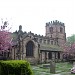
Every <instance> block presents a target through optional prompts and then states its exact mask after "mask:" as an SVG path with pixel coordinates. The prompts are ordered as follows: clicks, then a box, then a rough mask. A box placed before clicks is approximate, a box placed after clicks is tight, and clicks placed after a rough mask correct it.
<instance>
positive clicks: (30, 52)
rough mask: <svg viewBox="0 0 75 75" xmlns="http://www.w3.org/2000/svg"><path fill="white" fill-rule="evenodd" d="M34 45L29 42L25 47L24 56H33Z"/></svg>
mask: <svg viewBox="0 0 75 75" xmlns="http://www.w3.org/2000/svg"><path fill="white" fill-rule="evenodd" d="M33 50H34V43H33V42H32V41H29V42H28V43H27V45H26V56H33Z"/></svg>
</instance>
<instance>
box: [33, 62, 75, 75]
mask: <svg viewBox="0 0 75 75" xmlns="http://www.w3.org/2000/svg"><path fill="white" fill-rule="evenodd" d="M40 66H42V65H37V66H32V70H33V73H34V75H75V74H71V73H70V69H71V68H72V66H73V65H72V64H70V63H67V62H66V63H56V74H51V73H50V68H40Z"/></svg>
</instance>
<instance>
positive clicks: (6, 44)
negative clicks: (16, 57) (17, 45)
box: [0, 21, 12, 54]
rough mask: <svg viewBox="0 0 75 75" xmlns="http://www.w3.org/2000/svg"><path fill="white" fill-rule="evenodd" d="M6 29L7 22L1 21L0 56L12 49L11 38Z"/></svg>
mask: <svg viewBox="0 0 75 75" xmlns="http://www.w3.org/2000/svg"><path fill="white" fill-rule="evenodd" d="M7 27H8V21H4V22H3V21H2V25H1V27H0V54H1V53H2V52H7V51H8V52H9V49H11V47H12V37H11V33H10V32H9V29H6V28H7Z"/></svg>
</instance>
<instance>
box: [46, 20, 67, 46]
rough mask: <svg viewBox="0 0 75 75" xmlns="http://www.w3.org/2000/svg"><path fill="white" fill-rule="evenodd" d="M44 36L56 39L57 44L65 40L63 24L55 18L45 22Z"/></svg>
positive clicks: (61, 44)
mask: <svg viewBox="0 0 75 75" xmlns="http://www.w3.org/2000/svg"><path fill="white" fill-rule="evenodd" d="M46 36H47V37H50V38H53V39H55V40H56V41H57V44H58V45H59V46H63V45H64V43H65V42H66V33H65V25H64V23H62V22H59V21H57V20H55V21H51V22H49V23H46Z"/></svg>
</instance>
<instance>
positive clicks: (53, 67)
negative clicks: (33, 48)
mask: <svg viewBox="0 0 75 75" xmlns="http://www.w3.org/2000/svg"><path fill="white" fill-rule="evenodd" d="M50 73H53V74H55V61H53V60H50Z"/></svg>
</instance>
